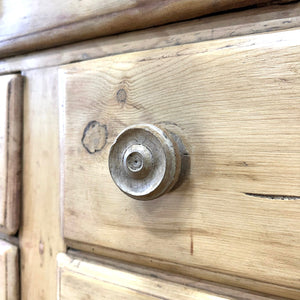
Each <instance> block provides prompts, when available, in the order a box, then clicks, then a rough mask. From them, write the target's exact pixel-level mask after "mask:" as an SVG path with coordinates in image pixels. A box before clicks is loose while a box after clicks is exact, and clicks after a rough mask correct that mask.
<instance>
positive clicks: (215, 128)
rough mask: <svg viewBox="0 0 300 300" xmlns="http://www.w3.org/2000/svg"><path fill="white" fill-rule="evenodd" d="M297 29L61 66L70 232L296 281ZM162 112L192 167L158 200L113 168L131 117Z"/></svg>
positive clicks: (170, 257)
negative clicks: (123, 184) (139, 192)
mask: <svg viewBox="0 0 300 300" xmlns="http://www.w3.org/2000/svg"><path fill="white" fill-rule="evenodd" d="M299 33H300V31H299V30H294V31H289V32H278V33H270V34H261V35H253V36H248V37H242V38H232V39H224V40H220V41H211V42H203V43H199V44H193V45H185V46H178V47H170V48H165V49H158V50H152V51H145V52H139V53H132V54H126V55H119V56H114V57H108V58H105V59H99V60H93V61H89V62H83V63H78V64H73V65H69V66H66V67H64V68H61V77H60V80H59V82H60V99H61V145H62V155H63V157H62V167H61V169H62V175H61V178H62V184H61V188H62V197H63V198H62V201H63V203H64V224H63V232H64V236H65V238H68V239H70V240H74V241H79V242H82V243H87V244H90V245H91V246H92V245H99V246H101V247H105V248H111V249H115V250H118V251H125V252H128V253H133V254H137V255H141V256H144V257H152V258H154V259H160V260H161V261H165V262H166V263H177V264H181V265H182V268H181V269H184V268H185V266H187V268H188V267H194V268H199V276H201V274H203V273H202V272H201V270H202V269H204V270H211V271H214V272H219V273H223V274H229V275H234V276H237V277H242V278H248V279H250V280H257V281H261V282H266V283H272V284H277V285H281V286H282V287H290V288H294V289H297V288H298V289H299V287H300V286H299V276H300V274H299V267H300V266H299V250H300V249H299V248H300V247H299V246H300V234H299V217H300V207H299V205H300V204H299V203H300V202H299V201H300V155H299V152H300V130H299V129H300V122H299V120H300V106H299V105H300V103H299V101H298V98H299V94H300V88H299V87H300V85H299V83H300V82H299V81H300V78H299V58H300V52H299V43H300V34H299ZM121 89H123V90H124V91H125V92H126V99H125V100H124V101H121V100H122V99H121V100H120V99H119V98H118V91H120V90H121ZM92 120H96V121H98V122H99V123H100V124H105V125H106V126H107V130H108V132H107V135H108V138H107V143H106V145H105V147H104V148H103V150H102V151H101V152H96V153H95V154H93V155H91V154H89V153H88V152H87V151H86V149H85V148H84V147H83V145H82V144H81V140H82V137H83V133H84V130H85V128H86V126H87V124H88V123H89V122H90V121H92ZM161 122H165V124H172V123H176V124H177V126H174V125H168V126H169V127H170V129H171V130H174V132H175V133H177V134H178V135H179V136H181V137H182V139H183V141H184V142H185V144H186V146H187V149H188V152H189V154H190V157H191V170H190V174H189V177H188V179H187V180H186V181H185V182H184V184H182V185H181V186H180V187H179V188H178V189H177V190H175V191H174V192H172V193H169V194H168V195H166V196H163V197H161V198H160V199H157V200H154V201H149V202H146V203H145V202H139V201H136V200H133V199H130V198H128V197H126V196H125V195H124V194H122V193H121V192H120V191H119V190H118V188H117V187H116V186H115V185H114V183H113V181H112V179H111V178H110V175H109V171H108V166H107V165H108V151H109V148H110V145H111V144H112V142H113V140H114V138H115V137H116V136H117V134H118V133H119V132H120V131H121V130H122V129H124V128H125V127H126V126H129V125H133V124H139V123H154V124H156V123H161ZM120 256H121V255H120ZM163 267H164V266H163V264H162V268H163ZM179 269H180V268H179ZM225 283H226V281H225ZM298 291H299V290H298ZM297 295H298V296H299V295H300V294H299V292H298V293H296V296H295V294H293V297H295V298H296V299H297Z"/></svg>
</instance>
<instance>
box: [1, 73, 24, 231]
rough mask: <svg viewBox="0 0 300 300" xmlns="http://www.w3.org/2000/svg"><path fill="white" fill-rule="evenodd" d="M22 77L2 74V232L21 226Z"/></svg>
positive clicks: (14, 229)
mask: <svg viewBox="0 0 300 300" xmlns="http://www.w3.org/2000/svg"><path fill="white" fill-rule="evenodd" d="M22 90H23V88H22V77H21V76H19V75H7V76H1V77H0V100H1V101H0V120H1V123H0V231H2V232H4V233H7V234H14V233H16V231H17V230H18V228H19V206H20V197H21V148H22V145H21V143H22V112H23V103H22V102H23V99H22Z"/></svg>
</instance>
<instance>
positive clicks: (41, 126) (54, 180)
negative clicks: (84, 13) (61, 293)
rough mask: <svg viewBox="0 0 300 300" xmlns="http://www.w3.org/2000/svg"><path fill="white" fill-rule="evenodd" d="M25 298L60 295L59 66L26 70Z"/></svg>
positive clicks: (22, 247)
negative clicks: (57, 67)
mask: <svg viewBox="0 0 300 300" xmlns="http://www.w3.org/2000/svg"><path fill="white" fill-rule="evenodd" d="M24 76H25V77H26V83H25V89H24V146H23V147H24V148H23V158H24V159H23V205H22V224H21V227H20V232H19V243H20V255H21V274H22V276H21V299H23V300H40V299H43V300H53V299H55V297H56V289H57V285H56V283H57V277H56V254H57V253H58V252H63V251H65V246H64V242H63V239H62V237H61V232H60V226H59V224H60V213H59V211H60V204H59V139H58V96H57V84H58V83H57V70H56V69H55V68H53V69H43V70H39V71H31V72H26V73H24Z"/></svg>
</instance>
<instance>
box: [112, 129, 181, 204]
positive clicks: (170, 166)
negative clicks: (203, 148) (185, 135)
mask: <svg viewBox="0 0 300 300" xmlns="http://www.w3.org/2000/svg"><path fill="white" fill-rule="evenodd" d="M174 137H175V136H174V134H173V133H170V132H168V131H167V130H166V129H162V128H159V127H157V126H154V125H149V124H142V125H134V126H130V127H128V128H126V129H125V130H123V131H122V132H121V133H120V134H119V135H118V136H117V138H116V139H115V142H114V143H113V145H112V146H111V148H110V153H109V170H110V174H111V177H112V179H113V180H114V182H115V184H116V185H117V186H118V187H119V189H120V190H121V191H122V192H124V193H125V194H127V195H128V196H130V197H132V198H134V199H137V200H152V199H155V198H158V197H159V196H161V195H163V194H165V193H167V192H169V191H170V190H171V189H172V188H173V187H174V185H175V183H176V182H177V180H178V178H179V175H180V170H181V154H180V150H179V146H178V145H177V143H176V139H175V138H174Z"/></svg>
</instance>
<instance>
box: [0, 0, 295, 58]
mask: <svg viewBox="0 0 300 300" xmlns="http://www.w3.org/2000/svg"><path fill="white" fill-rule="evenodd" d="M290 1H291V0H281V1H280V0H276V1H275V2H276V3H286V2H290ZM272 2H274V1H272V0H239V1H234V0H219V1H215V0H205V1H204V0H202V1H197V0H184V1H183V0H169V1H162V0H153V1H145V0H121V1H115V0H106V1H92V0H88V1H82V2H81V1H79V2H78V1H75V0H68V1H58V0H55V1H46V0H42V1H39V2H38V3H37V2H36V3H35V2H32V0H23V1H21V2H20V3H19V4H18V6H16V5H15V3H13V2H12V1H10V0H3V1H2V2H1V6H0V9H1V11H0V12H1V15H0V16H1V19H0V32H1V36H0V57H6V56H12V55H16V54H20V53H25V52H29V51H36V50H39V49H45V48H49V47H54V46H58V45H65V44H69V43H74V42H78V41H82V40H88V39H92V38H96V37H100V36H107V35H112V34H116V33H120V32H126V31H132V30H137V29H142V28H147V27H152V26H157V25H162V24H167V23H170V22H176V21H180V20H187V19H191V18H196V17H199V16H203V15H207V14H212V13H216V12H220V11H226V10H230V9H235V8H240V7H246V6H250V5H256V4H259V5H263V4H270V3H272Z"/></svg>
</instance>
